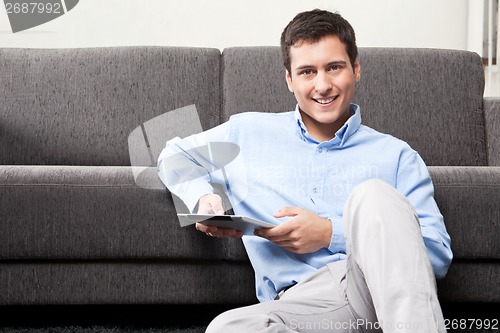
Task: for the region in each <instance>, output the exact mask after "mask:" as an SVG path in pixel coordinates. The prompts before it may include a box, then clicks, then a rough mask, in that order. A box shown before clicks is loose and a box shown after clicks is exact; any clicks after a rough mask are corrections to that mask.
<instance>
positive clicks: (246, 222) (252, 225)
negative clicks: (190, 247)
mask: <svg viewBox="0 0 500 333" xmlns="http://www.w3.org/2000/svg"><path fill="white" fill-rule="evenodd" d="M177 216H178V217H179V223H180V224H181V227H186V226H188V225H192V224H195V223H202V224H205V225H215V226H217V227H221V228H230V229H236V230H241V231H242V232H243V234H244V235H253V232H254V230H255V229H260V228H272V227H275V226H276V225H274V224H271V223H268V222H264V221H260V220H256V219H253V218H251V217H248V216H242V215H210V214H177Z"/></svg>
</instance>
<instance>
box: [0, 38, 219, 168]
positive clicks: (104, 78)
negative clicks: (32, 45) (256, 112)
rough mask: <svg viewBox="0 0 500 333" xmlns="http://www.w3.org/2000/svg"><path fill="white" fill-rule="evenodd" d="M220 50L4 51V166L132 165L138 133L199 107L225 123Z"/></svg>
mask: <svg viewBox="0 0 500 333" xmlns="http://www.w3.org/2000/svg"><path fill="white" fill-rule="evenodd" d="M219 72H220V51H219V50H218V49H204V48H180V47H177V48H176V47H105V48H84V49H1V50H0V73H2V80H1V81H0V164H3V165H7V164H16V165H20V164H26V165H35V164H38V165H110V166H112V165H122V166H124V165H130V159H129V155H128V146H127V137H128V135H129V134H130V132H132V130H134V129H135V128H136V127H137V126H140V125H141V124H143V123H144V122H146V121H147V120H149V119H151V118H154V117H156V116H158V115H161V114H163V113H165V112H168V111H170V110H174V109H178V108H181V107H184V106H186V105H192V104H194V105H195V106H196V108H197V110H198V112H199V113H200V114H202V116H201V117H200V118H201V122H202V126H203V128H204V129H208V128H210V127H213V126H215V125H217V124H218V123H219V122H220V121H219V111H220V100H219V95H220V94H219Z"/></svg>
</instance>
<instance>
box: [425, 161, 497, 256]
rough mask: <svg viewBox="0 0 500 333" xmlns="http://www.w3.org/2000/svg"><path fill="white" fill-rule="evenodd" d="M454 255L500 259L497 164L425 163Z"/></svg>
mask: <svg viewBox="0 0 500 333" xmlns="http://www.w3.org/2000/svg"><path fill="white" fill-rule="evenodd" d="M429 172H430V175H431V177H432V180H433V183H434V187H435V198H436V202H437V204H438V206H439V208H440V210H441V213H442V214H443V216H444V222H445V224H446V228H447V230H448V233H449V235H450V237H451V248H452V250H453V254H454V258H455V259H484V260H490V259H497V260H498V259H500V243H499V242H498V239H500V210H499V209H498V203H499V202H500V167H429Z"/></svg>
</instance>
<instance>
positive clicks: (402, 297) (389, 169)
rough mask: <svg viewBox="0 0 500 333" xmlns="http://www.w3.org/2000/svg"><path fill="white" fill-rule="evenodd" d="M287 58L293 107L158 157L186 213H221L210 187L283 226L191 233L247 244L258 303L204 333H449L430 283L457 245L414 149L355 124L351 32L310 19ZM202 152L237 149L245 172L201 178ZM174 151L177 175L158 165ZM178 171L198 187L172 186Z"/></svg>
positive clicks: (295, 24) (291, 28) (326, 15)
mask: <svg viewBox="0 0 500 333" xmlns="http://www.w3.org/2000/svg"><path fill="white" fill-rule="evenodd" d="M281 48H282V54H283V59H284V64H285V69H286V72H285V73H286V82H287V85H288V88H289V90H290V91H291V92H292V93H293V94H294V96H295V98H296V100H297V107H296V109H295V111H293V112H286V113H243V114H239V115H235V116H233V117H231V119H230V120H229V121H228V122H226V123H224V124H222V125H220V126H218V127H215V128H213V129H211V130H209V131H206V132H204V133H202V134H199V135H194V136H191V137H188V138H186V139H184V140H181V139H179V138H176V139H174V140H171V141H169V142H168V143H167V147H166V148H165V149H164V151H163V152H162V154H161V156H160V158H159V174H160V177H161V179H162V180H163V181H164V182H165V184H167V186H168V187H169V189H170V190H171V191H172V192H173V193H175V194H177V195H178V196H180V197H181V198H182V199H183V200H184V201H185V202H186V205H187V206H188V208H189V209H190V210H191V211H197V212H199V213H209V214H221V213H223V212H224V209H225V208H226V207H223V206H222V200H221V197H220V196H219V195H217V194H214V193H213V189H212V186H211V185H210V183H209V182H215V183H222V184H226V186H227V189H228V194H229V198H230V199H231V204H232V206H233V207H232V208H233V210H234V212H235V213H236V214H241V215H248V216H251V217H254V218H257V219H260V220H264V221H268V222H272V223H274V224H276V225H277V226H276V227H273V228H270V229H260V230H258V231H256V232H255V236H243V237H242V233H241V232H240V231H237V230H233V229H223V228H217V227H213V226H206V225H202V224H197V225H196V228H197V229H198V230H200V231H201V232H204V233H206V234H207V235H208V236H212V237H242V238H243V242H244V245H245V248H246V250H247V253H248V256H249V258H250V261H251V263H252V265H253V268H254V271H255V278H256V288H257V297H258V299H259V301H260V303H259V304H256V305H252V306H249V307H244V308H239V309H234V310H231V311H228V312H226V313H223V314H221V315H219V316H218V317H217V318H216V319H215V320H214V321H213V322H212V323H211V324H210V325H209V327H208V328H207V332H332V331H338V332H352V331H359V332H371V331H381V330H383V331H384V332H426V333H429V332H444V331H445V328H444V323H443V316H442V312H441V309H440V305H439V302H438V299H437V295H436V282H435V278H436V277H438V278H440V277H443V276H444V275H445V274H446V272H447V269H448V266H449V264H450V262H451V259H452V252H451V249H450V238H449V236H448V234H447V232H446V229H445V226H444V223H443V218H442V215H441V214H440V212H439V210H438V208H437V205H436V203H435V201H434V198H433V185H432V182H431V179H430V177H429V174H428V172H427V168H426V166H425V164H424V162H423V161H422V159H421V158H420V156H419V155H418V153H417V152H415V151H414V150H412V149H411V148H410V147H409V146H408V145H407V144H406V143H404V142H402V141H401V140H398V139H396V138H394V137H392V136H389V135H385V134H381V133H379V132H376V131H375V130H373V129H370V128H368V127H366V126H364V125H361V116H360V112H361V110H360V107H359V106H357V105H355V104H352V103H351V101H352V99H353V96H354V92H355V83H356V81H358V80H359V79H360V74H361V66H360V64H359V62H358V54H357V46H356V41H355V34H354V31H353V29H352V27H351V25H350V24H349V23H348V22H347V21H346V20H345V19H343V18H342V17H341V16H340V15H339V14H336V13H331V12H328V11H322V10H313V11H309V12H303V13H300V14H298V15H297V16H296V17H295V18H294V19H293V20H292V21H291V22H290V23H289V24H288V25H287V27H286V28H285V29H284V31H283V33H282V36H281ZM204 142H205V143H206V142H231V143H234V144H237V145H238V146H239V148H240V156H238V159H239V163H237V165H238V166H236V167H231V164H228V165H227V173H226V174H224V175H221V173H220V172H208V171H204V170H203V168H202V167H201V165H202V163H200V162H199V161H197V160H196V156H195V154H189V153H188V152H189V151H190V150H189V149H192V148H193V147H196V146H199V145H200V144H202V143H204ZM173 154H181V156H182V157H183V159H184V161H185V164H183V167H182V168H183V169H182V170H180V169H179V167H172V166H171V165H167V163H162V162H163V161H165V160H166V158H167V157H169V156H172V155H173ZM186 165H191V167H192V168H193V170H196V171H194V172H193V171H192V170H189V171H188V169H186ZM175 169H176V170H175ZM183 172H189V173H190V174H193V173H194V174H199V175H202V177H199V178H197V179H195V180H192V181H186V182H180V181H179V182H178V183H177V184H172V182H170V181H168V180H169V179H171V178H172V177H171V175H172V174H174V173H175V174H176V175H177V177H178V176H179V175H180V174H182V173H183ZM226 177H227V179H226Z"/></svg>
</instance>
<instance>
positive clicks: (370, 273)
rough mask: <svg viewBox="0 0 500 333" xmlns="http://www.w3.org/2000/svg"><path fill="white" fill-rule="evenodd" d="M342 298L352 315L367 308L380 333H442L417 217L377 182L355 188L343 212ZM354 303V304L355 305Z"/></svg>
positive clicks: (403, 200)
mask: <svg viewBox="0 0 500 333" xmlns="http://www.w3.org/2000/svg"><path fill="white" fill-rule="evenodd" d="M343 222H344V229H345V235H346V242H347V253H348V260H347V265H348V266H347V295H349V297H351V298H352V299H351V302H350V304H351V306H352V307H353V309H354V311H355V312H356V316H359V317H361V318H363V317H366V314H365V313H364V311H366V309H368V308H369V306H367V304H370V303H372V304H373V306H374V308H375V311H376V314H377V318H378V324H380V325H382V328H383V330H384V332H425V333H431V332H446V330H445V328H444V319H443V315H442V312H441V307H440V305H439V301H438V298H437V288H436V280H435V275H434V272H433V269H432V266H431V264H430V261H429V258H428V254H427V250H426V248H425V245H424V242H423V238H422V234H421V231H420V226H419V222H418V217H417V214H416V212H415V210H414V208H413V206H412V205H411V204H410V202H409V201H408V200H407V199H406V198H405V197H404V196H403V195H401V194H400V193H399V192H398V191H397V190H395V189H394V188H392V187H391V186H389V185H388V184H386V183H384V182H382V181H380V180H370V181H367V182H365V183H363V184H361V185H359V186H358V187H356V188H355V189H354V191H353V193H352V194H351V196H350V198H349V200H348V201H347V202H346V205H345V207H344V220H343ZM354 300H356V301H354Z"/></svg>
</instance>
